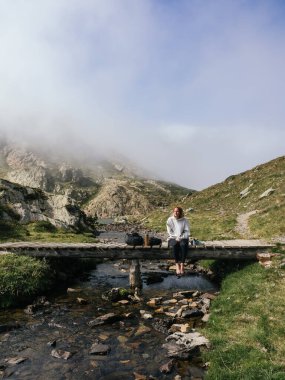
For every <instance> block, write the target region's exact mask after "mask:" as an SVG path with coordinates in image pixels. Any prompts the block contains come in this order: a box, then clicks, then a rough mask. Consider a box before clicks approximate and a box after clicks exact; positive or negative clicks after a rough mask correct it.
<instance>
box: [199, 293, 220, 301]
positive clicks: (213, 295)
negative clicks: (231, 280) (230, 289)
mask: <svg viewBox="0 0 285 380" xmlns="http://www.w3.org/2000/svg"><path fill="white" fill-rule="evenodd" d="M216 297H217V296H216V295H215V294H212V293H203V294H202V295H201V298H202V299H203V298H208V299H210V300H214V299H215V298H216Z"/></svg>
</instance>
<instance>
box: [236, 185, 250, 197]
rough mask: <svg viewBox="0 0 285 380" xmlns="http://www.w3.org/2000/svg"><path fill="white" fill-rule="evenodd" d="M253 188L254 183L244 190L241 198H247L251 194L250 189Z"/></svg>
mask: <svg viewBox="0 0 285 380" xmlns="http://www.w3.org/2000/svg"><path fill="white" fill-rule="evenodd" d="M252 186H253V183H251V184H250V185H249V186H248V187H246V188H245V189H244V190H242V191H241V192H240V193H239V195H240V198H241V199H242V198H245V197H247V196H248V194H249V193H250V188H251V187H252Z"/></svg>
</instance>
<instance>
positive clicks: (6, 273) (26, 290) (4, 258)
mask: <svg viewBox="0 0 285 380" xmlns="http://www.w3.org/2000/svg"><path fill="white" fill-rule="evenodd" d="M52 282H53V273H52V271H51V269H50V266H49V265H48V263H47V262H46V260H38V259H35V258H32V257H26V256H15V255H11V254H8V255H4V254H3V255H1V256H0V306H1V307H2V308H6V307H9V306H12V305H15V304H17V303H23V302H27V301H28V300H30V299H32V297H34V296H35V295H37V294H39V293H41V292H45V291H46V290H47V289H49V288H50V286H51V284H52Z"/></svg>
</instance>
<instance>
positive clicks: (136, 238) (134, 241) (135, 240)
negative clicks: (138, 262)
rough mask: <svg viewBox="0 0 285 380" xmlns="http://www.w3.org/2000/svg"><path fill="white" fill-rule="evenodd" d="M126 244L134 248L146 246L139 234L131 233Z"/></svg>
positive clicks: (126, 239) (127, 235) (126, 238)
mask: <svg viewBox="0 0 285 380" xmlns="http://www.w3.org/2000/svg"><path fill="white" fill-rule="evenodd" d="M125 242H126V243H127V244H128V245H132V246H133V247H135V246H137V245H143V244H144V239H143V237H142V236H141V235H139V234H138V233H137V232H131V233H127V234H126V237H125Z"/></svg>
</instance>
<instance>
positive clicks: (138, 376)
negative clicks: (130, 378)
mask: <svg viewBox="0 0 285 380" xmlns="http://www.w3.org/2000/svg"><path fill="white" fill-rule="evenodd" d="M133 375H134V377H135V380H147V376H145V375H142V374H140V373H137V372H133Z"/></svg>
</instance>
